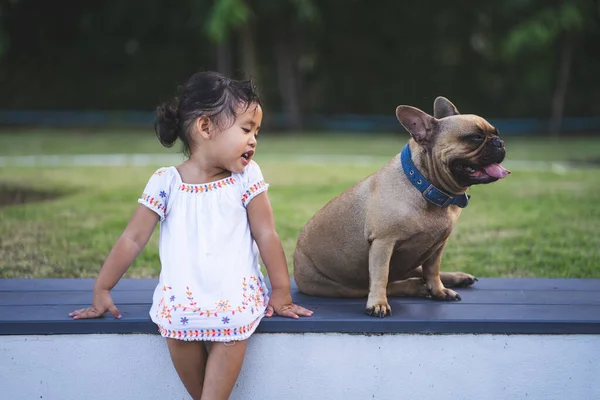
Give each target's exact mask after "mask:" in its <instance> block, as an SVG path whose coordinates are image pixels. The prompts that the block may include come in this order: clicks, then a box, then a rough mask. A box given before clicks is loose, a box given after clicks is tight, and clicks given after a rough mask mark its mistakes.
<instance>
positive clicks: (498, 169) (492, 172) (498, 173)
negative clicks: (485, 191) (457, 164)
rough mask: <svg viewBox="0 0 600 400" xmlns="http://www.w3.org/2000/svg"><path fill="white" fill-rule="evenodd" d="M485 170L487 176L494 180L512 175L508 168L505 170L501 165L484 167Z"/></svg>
mask: <svg viewBox="0 0 600 400" xmlns="http://www.w3.org/2000/svg"><path fill="white" fill-rule="evenodd" d="M483 169H484V170H485V173H486V174H488V175H489V176H491V177H493V178H498V179H502V178H504V177H505V176H506V175H508V174H510V171H509V170H507V169H506V168H504V167H503V166H502V165H500V164H492V165H488V166H487V167H483Z"/></svg>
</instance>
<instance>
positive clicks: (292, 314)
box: [265, 289, 313, 318]
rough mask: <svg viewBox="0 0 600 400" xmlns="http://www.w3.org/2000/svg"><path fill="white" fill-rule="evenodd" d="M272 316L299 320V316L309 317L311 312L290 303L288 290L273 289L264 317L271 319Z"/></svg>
mask: <svg viewBox="0 0 600 400" xmlns="http://www.w3.org/2000/svg"><path fill="white" fill-rule="evenodd" d="M273 314H277V315H280V316H282V317H288V318H300V316H303V317H310V316H311V315H313V312H312V311H311V310H308V309H306V308H304V307H301V306H299V305H296V304H294V303H292V296H290V292H289V290H284V289H273V291H272V293H271V299H270V300H269V305H268V306H267V311H266V313H265V316H266V317H272V316H273Z"/></svg>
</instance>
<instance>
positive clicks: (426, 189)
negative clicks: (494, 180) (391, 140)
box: [400, 144, 470, 208]
mask: <svg viewBox="0 0 600 400" xmlns="http://www.w3.org/2000/svg"><path fill="white" fill-rule="evenodd" d="M400 161H401V163H402V169H403V170H404V173H405V174H406V177H407V178H408V180H409V181H410V183H412V185H413V186H414V187H416V188H417V189H418V190H419V192H421V194H422V195H423V197H424V198H425V199H426V200H427V201H429V202H430V203H433V204H435V205H436V206H438V207H447V206H449V205H455V206H459V207H460V208H465V207H466V206H467V205H468V204H469V197H470V196H469V195H468V194H466V193H465V194H460V195H457V196H451V195H449V194H447V193H444V192H443V191H441V190H440V189H438V188H436V187H435V186H433V185H432V184H431V183H429V181H428V180H427V179H425V177H424V176H423V175H422V174H421V172H419V170H418V169H417V167H415V164H413V162H412V156H411V154H410V148H409V147H408V144H407V145H406V146H404V148H403V149H402V153H400Z"/></svg>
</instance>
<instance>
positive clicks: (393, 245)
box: [294, 97, 509, 317]
mask: <svg viewBox="0 0 600 400" xmlns="http://www.w3.org/2000/svg"><path fill="white" fill-rule="evenodd" d="M396 116H397V117H398V120H399V121H400V123H401V124H402V125H403V126H404V127H405V128H406V130H407V131H408V132H409V133H410V134H411V136H412V137H411V138H410V139H409V141H408V144H407V145H406V147H405V148H404V150H403V151H402V153H401V154H399V155H398V156H396V157H394V158H393V159H392V161H391V162H389V163H388V164H387V165H385V166H384V167H383V168H381V169H380V170H379V171H377V172H375V173H374V174H373V175H371V176H369V177H367V178H366V179H364V180H363V181H361V182H359V183H357V184H356V185H354V186H353V187H351V188H350V189H348V190H346V191H345V192H343V193H341V194H340V195H339V196H337V197H336V198H334V199H333V200H331V201H330V202H329V203H328V204H326V205H325V206H324V207H323V208H322V209H321V210H320V211H318V212H317V213H316V214H315V216H314V217H313V218H312V219H311V220H310V221H309V222H308V223H307V224H306V225H305V226H304V228H303V229H302V231H301V232H300V236H299V237H298V242H297V245H296V250H295V253H294V278H295V280H296V283H297V284H298V288H299V289H300V291H301V292H303V293H305V294H308V295H313V296H326V297H365V296H368V299H367V308H366V311H367V314H369V315H374V316H379V317H385V316H386V315H389V314H391V308H390V305H389V304H388V301H387V296H431V297H432V298H434V299H439V300H460V296H459V295H458V294H457V293H456V292H455V291H453V290H451V289H447V288H446V287H456V286H469V285H471V284H473V283H474V282H475V281H476V279H475V278H474V277H473V276H472V275H468V274H465V273H462V272H454V273H441V274H440V262H441V259H442V253H443V252H444V248H445V247H446V243H447V242H448V237H449V236H450V233H452V229H453V228H454V225H455V224H456V221H457V219H458V217H459V215H460V213H461V211H462V208H463V207H465V206H466V205H467V203H468V195H467V194H466V191H467V189H468V188H469V186H471V185H476V184H485V183H490V182H494V181H497V180H498V179H500V178H503V177H504V176H506V175H507V174H508V173H509V171H508V170H506V169H504V168H503V167H502V166H501V165H500V163H501V162H502V161H503V160H504V157H505V154H506V150H505V148H504V142H503V141H502V140H500V139H499V138H498V131H497V130H496V128H494V127H493V126H492V125H490V124H489V123H488V122H487V121H486V120H485V119H483V118H481V117H478V116H476V115H460V114H459V112H458V110H457V109H456V107H455V106H454V105H453V104H452V103H451V102H450V101H449V100H447V99H446V98H444V97H438V98H436V99H435V102H434V116H433V117H432V116H431V115H429V114H427V113H425V112H423V111H421V110H419V109H417V108H414V107H410V106H399V107H398V108H397V109H396ZM444 285H445V286H446V287H445V286H444Z"/></svg>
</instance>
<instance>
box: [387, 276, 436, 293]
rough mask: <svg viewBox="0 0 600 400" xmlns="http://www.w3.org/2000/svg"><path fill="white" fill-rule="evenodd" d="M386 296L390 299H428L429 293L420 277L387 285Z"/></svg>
mask: <svg viewBox="0 0 600 400" xmlns="http://www.w3.org/2000/svg"><path fill="white" fill-rule="evenodd" d="M387 295H388V296H390V297H404V296H406V297H429V291H428V290H427V286H425V281H424V280H423V277H422V276H421V277H420V278H416V277H415V278H408V279H404V280H401V281H394V282H390V283H388V285H387Z"/></svg>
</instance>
